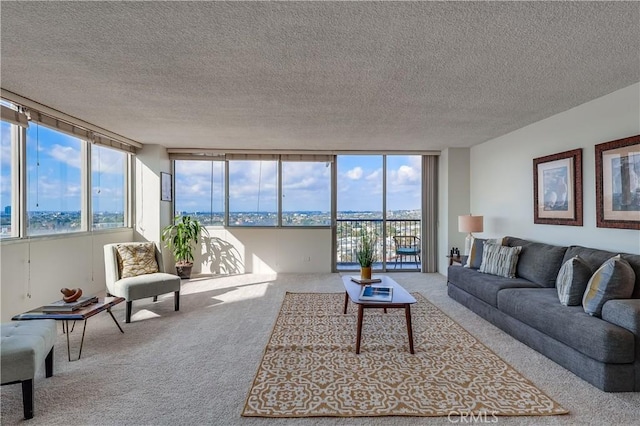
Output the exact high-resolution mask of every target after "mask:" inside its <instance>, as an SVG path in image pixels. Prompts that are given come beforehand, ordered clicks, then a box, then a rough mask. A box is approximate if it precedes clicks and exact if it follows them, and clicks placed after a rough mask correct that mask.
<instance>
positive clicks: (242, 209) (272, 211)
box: [228, 160, 278, 226]
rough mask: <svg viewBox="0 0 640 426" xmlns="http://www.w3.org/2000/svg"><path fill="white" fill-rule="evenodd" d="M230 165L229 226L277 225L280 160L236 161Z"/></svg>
mask: <svg viewBox="0 0 640 426" xmlns="http://www.w3.org/2000/svg"><path fill="white" fill-rule="evenodd" d="M228 167H229V225H231V226H234V225H241V226H276V225H277V224H278V162H277V161H276V160H273V161H272V160H233V161H229V162H228Z"/></svg>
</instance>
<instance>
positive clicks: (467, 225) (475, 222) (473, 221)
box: [458, 214, 483, 256]
mask: <svg viewBox="0 0 640 426" xmlns="http://www.w3.org/2000/svg"><path fill="white" fill-rule="evenodd" d="M482 218H483V216H471V215H470V214H469V215H465V216H458V231H460V232H467V233H468V234H467V238H465V240H464V254H465V255H466V256H468V255H469V252H470V251H471V242H472V241H473V234H471V233H472V232H482V231H483V225H482Z"/></svg>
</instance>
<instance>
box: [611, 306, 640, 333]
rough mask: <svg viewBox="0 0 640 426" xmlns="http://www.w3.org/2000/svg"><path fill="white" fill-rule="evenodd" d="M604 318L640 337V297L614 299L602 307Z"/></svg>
mask: <svg viewBox="0 0 640 426" xmlns="http://www.w3.org/2000/svg"><path fill="white" fill-rule="evenodd" d="M602 319H603V320H605V321H607V322H610V323H612V324H615V325H618V326H620V327H623V328H626V329H627V330H629V331H630V332H632V333H633V334H635V335H636V336H638V337H640V299H613V300H609V301H608V302H606V303H605V304H604V306H603V307H602Z"/></svg>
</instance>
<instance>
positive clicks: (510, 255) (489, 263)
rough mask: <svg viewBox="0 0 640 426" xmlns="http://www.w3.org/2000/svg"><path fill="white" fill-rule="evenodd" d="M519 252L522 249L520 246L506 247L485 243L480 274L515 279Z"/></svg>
mask: <svg viewBox="0 0 640 426" xmlns="http://www.w3.org/2000/svg"><path fill="white" fill-rule="evenodd" d="M521 250H522V247H520V246H517V247H508V246H501V245H498V244H489V243H485V245H484V249H483V252H482V264H481V265H480V272H483V273H485V274H492V275H499V276H501V277H505V278H515V277H516V266H517V265H518V256H519V255H520V251H521Z"/></svg>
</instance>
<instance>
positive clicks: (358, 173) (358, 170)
mask: <svg viewBox="0 0 640 426" xmlns="http://www.w3.org/2000/svg"><path fill="white" fill-rule="evenodd" d="M362 174H363V171H362V167H360V166H356V167H354V168H353V169H351V170H349V171H347V173H346V174H345V175H346V176H347V177H348V178H349V179H351V180H358V179H360V178H362Z"/></svg>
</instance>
